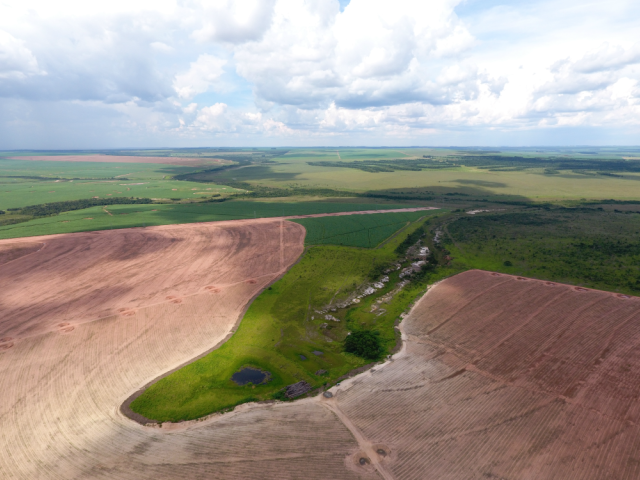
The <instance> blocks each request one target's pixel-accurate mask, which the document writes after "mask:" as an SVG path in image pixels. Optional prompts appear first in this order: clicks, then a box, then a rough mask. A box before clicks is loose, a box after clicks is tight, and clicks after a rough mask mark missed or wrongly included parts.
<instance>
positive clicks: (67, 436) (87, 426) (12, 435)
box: [0, 220, 640, 480]
mask: <svg viewBox="0 0 640 480" xmlns="http://www.w3.org/2000/svg"><path fill="white" fill-rule="evenodd" d="M72 237H73V238H74V240H69V239H70V238H72ZM75 239H77V240H75ZM302 241H303V231H302V228H301V227H300V226H298V225H296V224H293V223H291V222H281V221H280V220H257V221H238V222H221V223H217V224H199V225H186V226H184V225H182V226H169V227H154V228H149V229H146V230H142V229H139V230H130V231H126V232H125V231H123V230H120V231H118V232H100V233H94V234H77V235H72V236H55V237H41V238H30V239H29V242H30V245H29V246H28V247H25V249H24V250H22V252H21V253H22V254H21V256H20V255H17V254H12V255H13V257H12V260H10V261H9V262H7V263H5V264H4V265H2V268H1V269H0V295H2V296H1V297H0V302H1V305H2V310H3V318H2V320H1V321H0V322H1V323H0V337H1V338H0V347H1V349H0V477H1V478H20V479H34V478H36V479H38V478H55V479H79V478H105V479H107V478H108V479H140V478H153V479H162V478H171V479H175V478H189V479H191V478H203V479H204V478H206V479H253V478H265V479H298V478H309V479H327V478H331V479H352V478H353V479H355V478H361V479H369V478H370V479H373V478H380V477H382V478H385V479H398V480H399V479H425V478H438V479H442V478H449V479H460V478H465V479H466V478H478V479H483V478H508V479H510V478H514V479H515V478H517V479H522V478H531V479H538V478H545V479H549V478H556V479H563V480H564V479H602V478H616V479H617V478H623V479H625V478H628V479H634V478H638V477H639V476H640V454H638V451H640V435H639V433H640V432H639V429H640V427H638V419H637V417H638V413H639V407H640V402H639V401H638V398H639V397H640V359H639V358H638V355H639V354H638V345H639V344H640V299H637V298H627V297H624V296H620V295H616V294H611V293H607V292H601V291H594V290H586V289H581V288H576V287H572V286H567V285H559V284H549V283H547V282H541V281H537V280H530V279H524V278H522V279H519V278H516V277H511V276H507V275H496V274H491V273H488V272H482V271H470V272H466V273H463V274H460V275H457V276H455V277H452V278H450V279H448V280H445V281H443V282H441V283H440V284H438V285H436V286H435V287H433V288H432V289H431V290H430V291H429V292H428V293H427V294H426V295H425V296H424V297H423V298H422V299H421V300H420V301H419V302H418V304H417V305H416V307H415V308H414V309H413V310H412V313H411V314H410V316H409V317H408V318H407V319H406V320H405V322H404V323H403V330H404V337H405V343H404V347H403V350H402V351H401V352H400V353H399V354H397V355H396V356H395V357H394V358H393V359H392V360H391V361H389V362H387V363H386V364H384V365H381V366H377V367H376V368H375V369H374V370H371V371H369V372H366V373H365V374H362V375H360V376H358V377H355V378H354V379H351V380H348V381H346V382H343V383H342V384H341V385H340V386H338V387H334V388H333V389H332V392H333V393H334V396H333V398H331V399H327V398H324V397H319V398H312V399H306V400H302V401H299V402H294V403H293V404H276V405H259V406H254V407H251V406H243V407H240V408H238V409H237V411H236V412H233V413H231V414H225V415H222V416H218V417H215V418H213V419H209V420H205V421H203V422H192V423H189V424H185V425H182V426H177V427H173V426H169V428H166V427H167V426H164V427H162V428H158V427H154V428H152V427H144V426H141V425H138V424H137V423H135V422H133V421H131V420H129V419H127V418H125V417H124V416H123V415H122V414H121V413H120V412H119V406H120V405H121V404H122V402H123V401H124V400H125V399H126V398H127V397H128V396H129V395H130V394H131V393H132V392H134V391H135V390H136V389H138V388H140V387H141V386H142V385H144V384H145V383H146V382H148V381H150V380H151V379H153V378H155V377H156V376H157V375H159V374H161V373H163V372H167V371H169V370H171V369H173V368H175V367H176V366H178V365H180V364H181V363H183V362H186V361H189V360H191V359H192V358H193V357H194V356H196V355H198V354H200V353H203V352H205V351H207V350H209V349H211V348H212V347H214V346H215V345H216V344H217V343H219V342H220V341H222V340H223V339H224V338H225V336H226V335H227V334H228V333H229V332H230V331H231V330H232V328H233V325H234V324H235V322H236V320H237V318H238V317H239V315H240V314H241V312H242V309H243V308H244V306H245V305H246V303H247V301H249V299H250V298H251V297H253V296H254V295H255V294H256V293H257V292H258V291H259V290H260V289H261V288H262V287H263V286H264V285H266V284H267V283H268V282H270V281H271V280H273V279H274V278H275V277H276V276H277V275H279V274H280V272H282V271H283V270H284V269H286V268H287V267H288V266H289V265H291V263H292V262H294V261H295V259H296V258H297V257H298V256H299V255H300V253H301V250H302ZM8 242H9V241H7V243H8ZM10 242H11V244H12V247H11V249H9V248H8V247H6V248H5V250H7V251H10V250H15V248H16V247H15V245H16V242H17V241H16V240H11V241H10ZM42 244H44V248H42V247H41V245H42ZM0 245H5V243H4V242H0ZM140 272H142V273H144V276H142V273H140ZM108 279H110V280H108ZM14 280H15V281H14ZM254 281H255V283H253V282H254ZM14 283H15V285H14ZM154 285H155V286H154ZM207 287H208V288H207ZM53 299H57V301H54V300H53ZM99 299H102V300H99ZM92 312H95V313H92ZM5 313H6V318H5V315H4V314H5ZM98 319H99V320H98Z"/></svg>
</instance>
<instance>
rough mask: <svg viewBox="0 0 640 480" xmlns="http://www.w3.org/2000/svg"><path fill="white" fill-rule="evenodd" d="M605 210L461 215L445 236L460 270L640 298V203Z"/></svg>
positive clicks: (454, 217)
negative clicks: (535, 279) (566, 284)
mask: <svg viewBox="0 0 640 480" xmlns="http://www.w3.org/2000/svg"><path fill="white" fill-rule="evenodd" d="M604 207H609V208H608V209H604V208H601V207H597V206H592V207H591V208H584V207H582V208H547V209H535V208H531V209H525V210H515V211H508V212H495V213H493V212H489V213H480V214H477V215H474V216H471V215H467V214H465V213H458V214H454V215H452V216H451V217H450V218H449V219H448V220H446V221H445V225H446V227H445V228H444V237H443V238H444V242H445V244H446V248H447V249H448V250H450V251H451V255H452V256H453V257H454V262H453V263H454V265H456V266H458V267H459V268H463V269H467V268H482V269H486V270H493V271H501V272H506V273H512V274H516V275H526V276H530V277H535V278H540V279H545V280H553V281H559V282H565V283H572V284H575V285H583V286H588V287H591V288H599V289H603V290H611V291H617V292H625V293H630V294H633V295H638V294H639V293H640V241H639V239H640V204H636V205H623V206H618V205H610V206H606V205H605V206H604ZM619 209H623V210H619ZM636 212H639V213H636Z"/></svg>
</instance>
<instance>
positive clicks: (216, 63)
mask: <svg viewBox="0 0 640 480" xmlns="http://www.w3.org/2000/svg"><path fill="white" fill-rule="evenodd" d="M226 64H227V61H226V60H225V59H222V58H217V57H214V56H213V55H209V54H206V53H205V54H203V55H200V56H199V57H198V60H196V61H195V62H193V63H192V64H191V66H190V68H189V70H188V71H187V72H185V73H182V74H179V75H177V76H176V78H175V80H174V81H173V88H174V89H175V91H176V93H177V94H178V96H179V97H180V98H184V99H191V98H193V97H194V96H195V95H197V94H199V93H204V92H206V91H207V90H209V89H210V88H212V87H214V86H215V85H216V84H217V83H218V81H219V79H220V77H221V76H222V74H223V73H224V68H223V67H224V66H225V65H226Z"/></svg>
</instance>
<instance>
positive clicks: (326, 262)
mask: <svg viewBox="0 0 640 480" xmlns="http://www.w3.org/2000/svg"><path fill="white" fill-rule="evenodd" d="M385 215H389V216H396V215H397V214H395V213H390V214H385ZM421 223H422V222H415V223H414V224H413V225H412V226H411V227H410V228H409V229H407V230H406V231H404V232H403V235H399V236H397V237H394V238H393V239H392V240H391V241H389V243H387V244H385V245H384V247H382V248H380V249H362V248H351V247H339V246H318V247H312V248H310V249H308V250H307V252H306V253H305V254H304V256H303V257H302V259H301V260H300V262H298V263H297V264H296V265H294V266H293V267H292V268H291V270H290V271H289V272H287V273H286V274H285V275H284V277H283V278H282V279H280V280H279V281H277V282H276V283H275V284H274V285H273V286H272V287H271V288H269V289H267V290H265V291H264V292H263V293H262V294H260V296H259V297H258V298H257V299H256V300H255V301H254V302H253V303H252V304H251V306H250V307H249V310H248V311H247V313H246V314H245V316H244V317H243V319H242V322H241V323H240V326H239V327H238V330H237V331H236V333H234V335H233V336H232V337H231V338H230V339H229V340H228V341H227V342H226V343H225V344H223V345H222V346H221V347H220V348H218V349H217V350H214V351H213V352H211V353H210V354H208V355H207V356H205V357H203V358H202V359H200V360H197V361H195V362H193V363H192V364H190V365H188V366H186V367H184V368H182V369H180V370H178V371H176V372H174V373H172V374H171V375H169V376H168V377H166V378H164V379H162V380H160V381H158V382H157V383H155V384H153V385H152V386H151V387H149V388H148V389H147V390H146V391H145V392H144V393H143V394H142V395H141V396H140V397H138V398H137V399H136V400H135V401H134V402H133V403H132V404H131V409H132V410H133V411H135V412H137V413H139V414H141V415H144V416H145V417H147V418H151V419H155V420H158V421H179V420H190V419H195V418H199V417H202V416H205V415H207V414H210V413H213V412H215V411H220V410H223V409H226V408H229V407H233V406H235V405H237V404H240V403H244V402H249V401H254V400H266V399H270V398H273V395H274V394H275V393H276V392H277V391H278V390H280V389H282V388H283V387H285V386H286V385H290V384H292V383H295V382H298V381H300V380H304V381H306V382H308V383H310V384H311V385H313V386H314V387H319V386H321V385H323V384H325V383H335V381H336V379H338V378H339V377H340V376H342V375H344V374H346V373H347V372H349V371H351V370H353V369H354V368H357V367H359V366H361V365H363V364H365V363H366V362H367V361H365V360H363V359H362V358H359V357H357V356H354V355H351V354H348V353H345V352H344V351H343V347H342V341H343V340H344V338H346V336H347V332H349V331H353V330H358V329H361V330H373V331H376V332H378V333H379V334H380V337H381V339H382V343H383V345H384V348H385V351H389V350H390V349H391V348H393V346H394V345H395V343H396V337H395V333H394V328H393V327H394V323H395V320H396V319H397V318H398V317H399V315H400V313H402V312H403V311H405V310H406V308H407V307H408V305H409V304H410V302H412V301H413V300H414V299H415V297H416V296H417V295H418V294H420V292H422V291H424V289H425V287H426V283H427V281H434V280H436V279H438V278H441V277H442V276H445V275H447V274H450V273H451V272H452V271H451V270H449V269H447V268H446V267H444V268H442V269H441V270H440V271H439V272H438V273H434V274H433V276H431V277H426V278H423V279H422V281H417V282H412V283H411V284H409V285H408V286H406V287H405V288H404V289H403V290H402V291H401V292H400V293H398V294H397V295H396V296H395V297H394V298H393V300H392V301H391V302H390V303H389V304H384V308H385V310H386V313H385V312H382V311H376V312H375V313H372V312H371V305H372V304H373V303H374V301H375V300H376V299H377V298H379V297H380V296H382V295H384V294H386V293H388V292H389V291H391V290H393V288H394V286H395V284H396V283H397V282H398V272H394V273H392V274H391V275H390V277H391V279H390V282H389V283H388V284H387V286H386V287H385V288H383V289H381V290H379V291H378V293H377V294H375V295H372V296H370V297H365V299H363V301H362V302H361V303H360V304H358V305H357V306H354V307H351V308H349V309H339V310H338V311H337V312H332V313H333V315H334V316H336V317H338V318H340V319H341V321H340V322H332V321H329V322H328V323H330V324H331V325H330V328H325V329H323V328H321V325H322V324H323V323H327V320H326V319H324V317H323V316H322V315H319V314H317V313H315V312H314V309H317V308H322V307H323V306H324V305H326V304H327V303H329V302H330V301H331V300H332V299H337V300H339V299H342V298H345V297H346V296H347V295H348V294H349V293H351V292H353V291H354V289H355V288H356V287H357V286H358V285H361V284H362V283H363V282H365V281H368V280H370V275H371V273H372V272H374V271H375V270H376V267H380V266H381V265H387V264H389V263H390V262H393V261H395V260H396V258H397V255H396V254H395V253H394V250H395V248H396V247H397V245H398V244H399V243H400V242H401V241H402V240H403V239H404V238H405V237H406V234H408V233H410V232H411V231H413V230H415V229H416V228H418V227H419V226H420V224H421ZM354 226H356V225H355V224H354ZM356 227H357V226H356ZM381 313H382V314H381ZM314 351H316V352H321V354H320V355H316V354H314V353H313V352H314ZM301 355H302V356H303V357H304V358H302V357H301ZM247 365H250V366H253V367H258V368H261V369H264V370H267V371H269V372H270V373H271V380H270V381H269V382H268V383H266V384H263V385H255V388H254V386H253V385H245V386H238V385H236V384H235V383H234V382H232V381H231V376H232V375H233V373H234V372H236V371H237V370H238V369H240V368H241V367H243V366H247ZM319 370H326V372H327V373H325V374H317V373H316V372H318V371H319Z"/></svg>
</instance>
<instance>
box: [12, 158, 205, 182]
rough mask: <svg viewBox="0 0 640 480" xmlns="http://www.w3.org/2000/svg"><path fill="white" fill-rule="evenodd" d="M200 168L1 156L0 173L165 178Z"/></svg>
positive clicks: (74, 176) (60, 176)
mask: <svg viewBox="0 0 640 480" xmlns="http://www.w3.org/2000/svg"><path fill="white" fill-rule="evenodd" d="M199 168H200V167H183V166H178V165H163V164H155V163H102V162H49V161H39V160H33V161H32V160H11V159H8V158H2V156H1V155H0V176H7V175H27V176H34V175H41V176H45V177H52V178H92V179H105V178H113V177H126V178H133V179H147V180H162V179H163V178H165V177H168V176H171V175H178V174H181V173H188V172H192V171H194V170H198V169H199Z"/></svg>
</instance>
